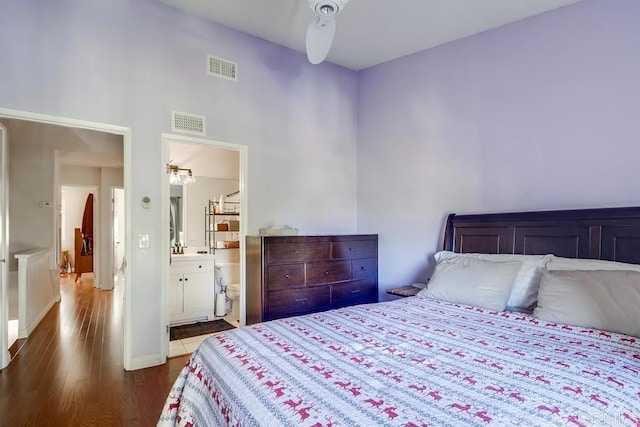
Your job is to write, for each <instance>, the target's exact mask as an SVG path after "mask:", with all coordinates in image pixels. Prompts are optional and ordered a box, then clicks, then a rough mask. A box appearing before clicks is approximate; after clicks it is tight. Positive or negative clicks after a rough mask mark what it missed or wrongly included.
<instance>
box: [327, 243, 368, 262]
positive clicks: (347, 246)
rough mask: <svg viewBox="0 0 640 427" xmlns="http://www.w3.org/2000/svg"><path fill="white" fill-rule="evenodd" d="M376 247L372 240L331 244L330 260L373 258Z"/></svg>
mask: <svg viewBox="0 0 640 427" xmlns="http://www.w3.org/2000/svg"><path fill="white" fill-rule="evenodd" d="M375 256H376V246H375V241H373V240H346V241H341V242H333V243H332V244H331V258H332V259H356V258H375Z"/></svg>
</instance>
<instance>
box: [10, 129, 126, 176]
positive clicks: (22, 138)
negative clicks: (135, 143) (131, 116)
mask: <svg viewBox="0 0 640 427" xmlns="http://www.w3.org/2000/svg"><path fill="white" fill-rule="evenodd" d="M0 122H1V123H3V124H4V125H5V126H6V127H7V134H8V136H9V138H8V140H9V143H10V144H21V145H29V146H33V147H51V148H53V149H55V150H57V151H58V154H59V160H60V163H61V164H63V165H77V166H89V167H110V168H122V167H123V165H124V151H123V150H124V149H123V147H124V145H123V140H122V136H121V135H114V134H110V133H106V132H99V131H94V130H89V129H79V128H73V127H67V126H61V125H54V124H48V123H40V122H33V121H29V120H19V119H5V118H3V119H1V120H0Z"/></svg>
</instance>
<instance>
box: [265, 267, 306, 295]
mask: <svg viewBox="0 0 640 427" xmlns="http://www.w3.org/2000/svg"><path fill="white" fill-rule="evenodd" d="M267 277H268V280H267V283H266V288H267V290H269V291H273V290H276V289H289V288H292V287H301V286H304V264H280V265H270V266H269V267H268V268H267Z"/></svg>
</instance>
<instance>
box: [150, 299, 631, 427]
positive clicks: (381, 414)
mask: <svg viewBox="0 0 640 427" xmlns="http://www.w3.org/2000/svg"><path fill="white" fill-rule="evenodd" d="M638 341H640V340H638V339H637V338H634V337H630V336H626V335H620V334H615V333H609V332H605V331H600V330H595V329H588V328H581V327H573V326H569V325H562V324H555V323H548V322H543V321H539V320H538V319H536V318H534V317H532V316H529V315H525V314H520V313H511V312H496V311H489V310H486V309H482V308H477V307H473V306H465V305H461V304H455V303H447V302H442V301H437V300H432V299H428V298H421V297H410V298H404V299H400V300H396V301H390V302H383V303H376V304H367V305H360V306H353V307H348V308H343V309H339V310H331V311H327V312H322V313H315V314H310V315H305V316H299V317H292V318H287V319H280V320H276V321H271V322H265V323H260V324H256V325H252V326H248V327H243V328H239V329H236V330H233V331H228V332H223V333H220V334H218V335H215V336H212V337H210V338H209V339H207V340H206V341H204V342H203V343H202V345H201V346H200V347H199V348H198V349H197V351H196V352H194V353H193V355H192V356H191V358H190V359H189V361H188V362H187V364H186V366H185V367H184V369H183V370H182V372H181V373H180V375H179V377H178V378H177V380H176V382H175V384H174V386H173V387H172V389H171V391H170V393H169V396H168V398H167V400H166V403H165V407H164V409H163V412H162V414H161V417H160V421H159V425H185V426H186V425H200V426H218V425H233V426H287V425H291V426H317V427H320V426H338V425H343V426H358V425H360V426H372V425H398V426H422V425H447V426H449V425H482V426H485V425H531V426H535V425H545V426H546V425H577V426H580V425H629V426H640V342H638Z"/></svg>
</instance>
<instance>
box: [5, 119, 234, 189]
mask: <svg viewBox="0 0 640 427" xmlns="http://www.w3.org/2000/svg"><path fill="white" fill-rule="evenodd" d="M0 123H2V124H3V125H5V127H6V128H7V134H8V136H9V138H8V140H9V144H20V145H23V146H25V145H26V146H31V147H40V148H42V147H48V148H51V149H54V150H57V152H58V156H59V157H58V158H59V161H60V164H62V165H69V166H86V167H95V168H119V169H122V168H123V167H124V142H123V139H122V136H121V135H114V134H110V133H107V132H100V131H94V130H89V129H80V128H74V127H68V126H62V125H55V124H50V123H40V122H34V121H29V120H20V119H8V118H1V119H0ZM169 159H170V163H172V164H174V165H176V166H179V167H181V168H186V169H192V171H193V174H194V175H196V176H201V177H208V178H222V179H237V178H238V175H239V173H240V172H239V171H240V155H239V152H238V151H235V150H226V149H222V148H216V147H211V146H205V145H201V144H200V145H199V144H185V143H178V142H173V141H172V142H170V143H169Z"/></svg>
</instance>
